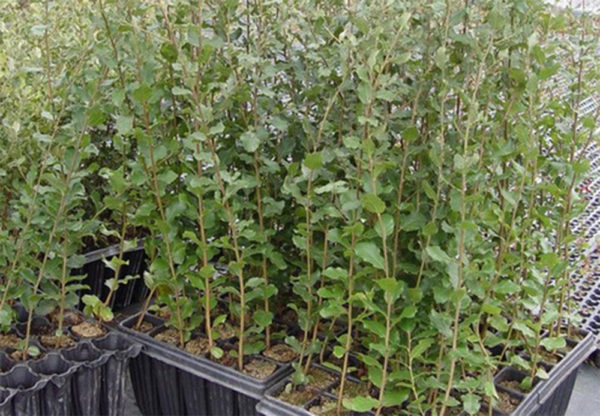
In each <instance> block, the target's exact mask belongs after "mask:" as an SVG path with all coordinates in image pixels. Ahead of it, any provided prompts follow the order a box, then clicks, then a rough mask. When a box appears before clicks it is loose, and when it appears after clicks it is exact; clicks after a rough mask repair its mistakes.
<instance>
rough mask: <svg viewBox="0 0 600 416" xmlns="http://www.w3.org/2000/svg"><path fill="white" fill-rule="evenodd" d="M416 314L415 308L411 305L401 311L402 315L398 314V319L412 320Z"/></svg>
mask: <svg viewBox="0 0 600 416" xmlns="http://www.w3.org/2000/svg"><path fill="white" fill-rule="evenodd" d="M416 314H417V308H416V307H415V306H413V305H409V306H407V307H405V308H404V309H402V313H400V318H414V317H415V315H416Z"/></svg>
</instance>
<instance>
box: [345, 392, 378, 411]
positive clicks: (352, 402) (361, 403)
mask: <svg viewBox="0 0 600 416" xmlns="http://www.w3.org/2000/svg"><path fill="white" fill-rule="evenodd" d="M343 404H344V407H345V408H346V409H350V410H352V411H354V412H368V411H369V410H371V409H374V408H375V407H377V405H378V404H379V402H378V401H377V399H374V398H372V397H365V396H356V397H354V398H353V399H344V402H343Z"/></svg>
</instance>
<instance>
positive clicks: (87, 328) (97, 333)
mask: <svg viewBox="0 0 600 416" xmlns="http://www.w3.org/2000/svg"><path fill="white" fill-rule="evenodd" d="M71 331H72V332H73V333H74V334H75V335H77V336H78V337H81V338H99V337H101V336H102V335H104V334H106V330H105V329H104V328H102V326H101V325H100V324H99V323H97V322H89V321H83V322H82V323H80V324H77V325H73V326H72V327H71Z"/></svg>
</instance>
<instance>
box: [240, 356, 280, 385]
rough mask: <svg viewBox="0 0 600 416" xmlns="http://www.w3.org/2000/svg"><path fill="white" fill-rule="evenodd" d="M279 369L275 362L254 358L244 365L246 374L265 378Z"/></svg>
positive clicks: (261, 378) (260, 378)
mask: <svg viewBox="0 0 600 416" xmlns="http://www.w3.org/2000/svg"><path fill="white" fill-rule="evenodd" d="M275 370H277V366H276V365H275V364H274V363H271V362H269V361H265V360H257V359H252V360H250V361H249V362H248V363H246V364H245V365H244V374H247V375H249V376H250V377H254V378H257V379H259V380H264V379H265V378H267V377H269V376H270V375H271V374H273V373H274V372H275Z"/></svg>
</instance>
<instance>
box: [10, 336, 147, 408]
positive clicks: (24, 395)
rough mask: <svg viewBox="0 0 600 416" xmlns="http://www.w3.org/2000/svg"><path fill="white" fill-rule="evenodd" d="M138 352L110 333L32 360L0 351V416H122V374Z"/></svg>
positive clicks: (123, 376) (121, 337)
mask: <svg viewBox="0 0 600 416" xmlns="http://www.w3.org/2000/svg"><path fill="white" fill-rule="evenodd" d="M140 349H141V345H139V344H137V343H133V342H131V341H130V340H129V339H127V337H125V336H123V335H121V334H118V333H114V332H111V333H108V334H107V335H105V336H103V337H101V338H96V339H86V340H80V341H79V342H77V344H76V345H75V346H73V347H71V348H66V349H57V350H52V351H44V352H43V353H42V354H41V358H39V359H35V360H34V359H32V360H26V361H15V360H13V359H11V357H10V353H9V351H7V350H5V349H3V350H0V386H1V387H0V415H2V416H4V415H6V416H12V415H15V416H30V415H56V416H59V415H110V416H120V415H123V409H124V405H123V404H124V393H125V374H126V373H125V371H126V370H127V366H128V362H129V359H130V358H132V357H135V356H137V355H138V354H139V352H140Z"/></svg>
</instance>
